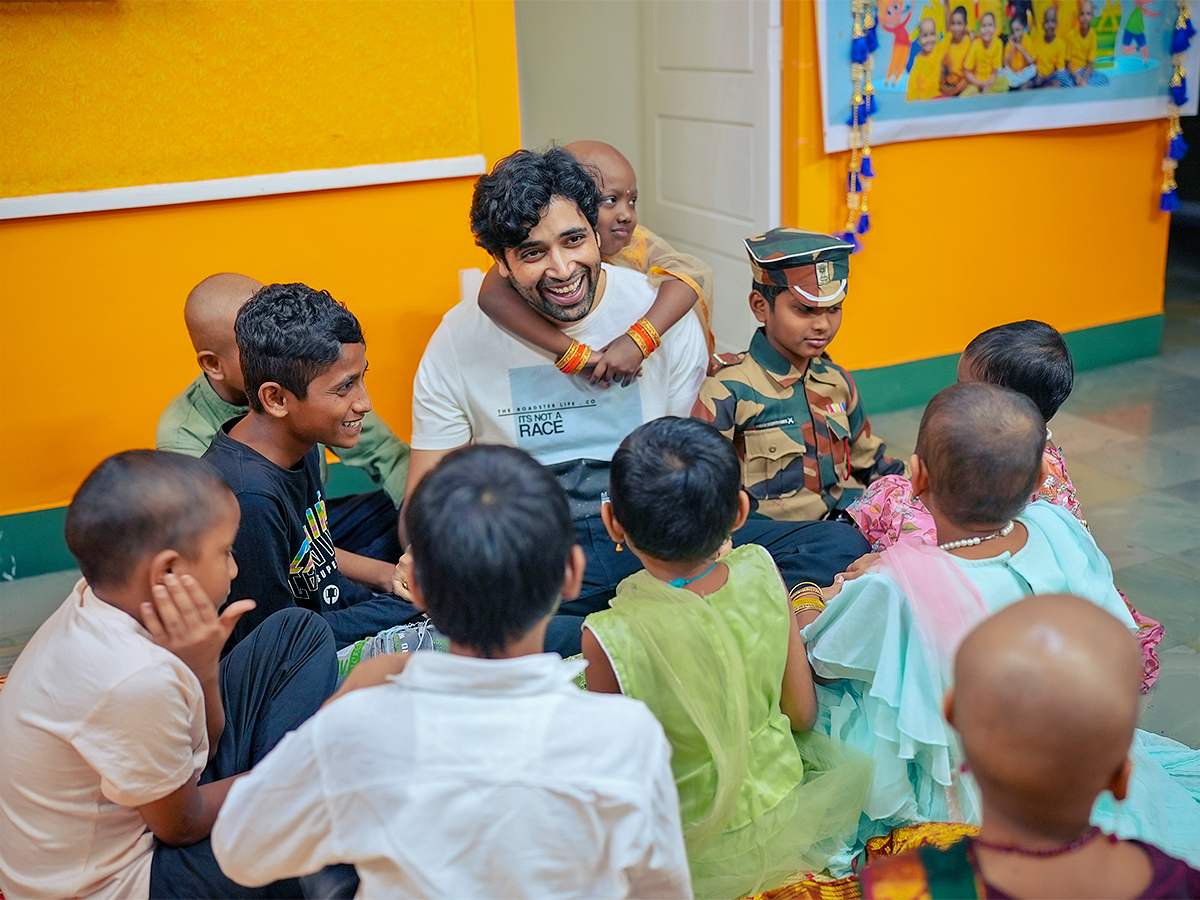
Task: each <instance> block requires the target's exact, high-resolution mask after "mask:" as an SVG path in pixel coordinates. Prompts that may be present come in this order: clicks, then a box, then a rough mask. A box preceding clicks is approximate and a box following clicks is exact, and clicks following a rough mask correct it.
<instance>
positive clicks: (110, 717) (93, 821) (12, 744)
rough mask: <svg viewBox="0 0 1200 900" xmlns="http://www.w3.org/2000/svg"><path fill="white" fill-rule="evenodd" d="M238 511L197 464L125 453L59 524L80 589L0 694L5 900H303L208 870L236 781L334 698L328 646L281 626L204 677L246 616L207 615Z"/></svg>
mask: <svg viewBox="0 0 1200 900" xmlns="http://www.w3.org/2000/svg"><path fill="white" fill-rule="evenodd" d="M238 518H239V513H238V505H237V501H236V500H235V499H234V497H233V494H232V492H231V491H230V490H229V486H228V485H227V484H226V483H225V482H224V481H223V480H222V479H221V477H220V476H219V475H218V474H217V473H216V472H215V471H214V470H213V469H212V467H211V466H209V465H208V464H207V463H204V462H201V461H200V460H198V459H194V458H192V457H189V456H183V455H182V454H178V453H164V452H159V451H156V450H130V451H127V452H125V453H120V454H117V455H116V456H112V457H109V458H108V459H106V460H105V461H104V462H102V463H101V464H100V465H99V466H98V467H97V468H96V469H95V470H94V471H93V472H92V473H91V474H90V475H89V476H88V477H87V479H86V480H85V481H84V482H83V485H82V486H81V487H80V488H79V490H78V492H77V493H76V494H75V498H74V499H73V500H72V501H71V505H70V507H69V508H68V509H67V518H66V538H67V546H68V547H69V548H70V550H71V554H72V555H73V556H74V557H75V560H76V562H77V563H78V564H79V568H80V570H81V571H82V572H83V579H82V580H81V581H80V582H79V583H78V584H76V585H75V589H74V591H72V593H71V595H70V596H69V597H68V598H67V599H66V601H65V602H64V603H63V604H62V606H60V607H59V608H58V610H57V611H56V612H55V613H54V614H53V615H52V616H51V617H50V618H49V619H48V620H47V621H46V622H45V623H44V624H43V625H42V627H41V628H39V629H38V631H37V633H36V634H35V635H34V636H33V639H32V640H30V642H29V644H28V646H26V648H25V650H24V651H23V652H22V653H21V656H20V657H19V658H18V659H17V662H16V665H14V666H13V669H12V673H11V674H10V676H9V678H8V682H7V684H6V685H5V688H4V691H3V692H0V735H2V736H3V737H2V738H0V819H2V820H3V821H4V827H3V828H0V889H2V890H3V891H4V893H5V894H6V895H7V896H8V897H39V898H58V897H152V896H153V897H268V896H293V897H294V896H299V893H298V892H299V885H297V884H296V883H295V882H292V883H291V884H290V885H277V886H275V887H274V888H272V889H269V890H255V891H249V890H246V889H244V888H241V887H239V886H238V885H236V884H234V883H233V882H232V881H230V880H229V879H228V878H226V877H225V876H224V875H223V874H222V873H221V870H220V869H219V868H218V866H217V864H216V862H215V860H214V859H213V856H212V850H211V848H210V846H209V842H208V836H209V829H210V828H211V827H212V823H213V820H214V819H215V818H216V815H217V811H218V809H220V807H221V803H222V802H223V800H224V799H225V795H226V793H227V792H228V790H229V788H230V785H231V783H232V781H233V777H234V776H236V775H237V774H238V773H240V772H246V771H247V770H248V769H249V768H250V767H251V766H252V765H254V763H255V762H257V761H258V759H259V758H260V757H262V756H264V755H265V754H266V752H267V751H268V750H270V749H271V747H273V746H274V745H275V743H276V742H278V741H279V739H280V738H282V737H283V735H284V734H285V733H286V732H288V731H290V730H292V729H293V728H295V727H296V726H297V725H299V724H300V723H301V722H303V721H304V720H305V719H306V718H308V717H309V716H310V715H312V714H313V713H314V712H316V710H317V707H318V706H320V704H321V702H322V701H323V700H324V699H325V698H326V697H327V696H328V695H329V693H330V692H331V691H332V690H333V678H334V651H333V636H332V635H331V634H330V633H329V628H328V626H327V625H325V623H324V622H322V621H321V619H320V618H319V617H317V616H315V615H313V614H312V613H309V612H304V611H302V610H297V609H293V610H288V611H286V612H283V613H280V614H278V615H275V616H271V617H270V618H269V619H267V620H266V621H264V622H263V624H262V625H260V626H259V627H258V628H257V629H255V631H254V633H253V634H252V635H250V637H249V638H248V639H247V640H246V641H244V642H243V644H242V645H241V646H239V647H237V648H236V649H235V650H234V652H233V653H231V654H229V655H228V656H227V657H225V659H224V660H220V662H218V660H219V657H220V653H221V647H222V646H223V645H224V643H225V639H226V638H227V637H228V636H229V633H230V631H232V630H233V627H234V624H235V623H236V622H237V621H238V619H239V618H240V617H242V616H243V615H244V614H245V613H246V612H247V611H248V610H250V609H253V607H254V601H253V600H238V601H237V602H235V603H232V604H230V605H229V606H228V607H226V608H225V610H224V611H223V612H222V613H221V614H220V615H219V616H218V614H217V611H216V605H217V604H220V603H222V602H223V601H224V600H225V597H226V595H227V594H228V593H229V584H230V580H231V579H232V577H233V575H234V574H235V573H236V572H237V565H236V563H234V561H233V557H232V556H231V555H230V550H231V547H232V545H233V540H234V535H235V534H236V533H237V530H238Z"/></svg>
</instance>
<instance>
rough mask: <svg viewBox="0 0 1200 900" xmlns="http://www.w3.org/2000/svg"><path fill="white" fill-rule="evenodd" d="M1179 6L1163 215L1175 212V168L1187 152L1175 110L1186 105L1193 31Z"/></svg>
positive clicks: (1183, 1) (1183, 0) (1180, 0)
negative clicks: (1187, 57)
mask: <svg viewBox="0 0 1200 900" xmlns="http://www.w3.org/2000/svg"><path fill="white" fill-rule="evenodd" d="M1176 2H1177V4H1178V6H1179V16H1178V17H1177V18H1176V19H1175V32H1174V34H1172V35H1171V66H1172V69H1173V71H1172V72H1171V86H1170V88H1169V89H1168V91H1169V93H1170V95H1171V99H1170V100H1168V101H1167V155H1166V156H1164V157H1163V161H1162V170H1163V183H1162V197H1160V198H1159V201H1158V208H1159V209H1161V210H1162V211H1163V212H1172V211H1173V210H1176V209H1179V197H1177V196H1176V195H1175V187H1176V185H1175V167H1176V166H1177V165H1179V160H1181V159H1183V155H1184V154H1185V153H1187V149H1188V147H1187V142H1186V141H1184V139H1183V129H1182V128H1180V127H1179V108H1180V107H1181V106H1183V105H1184V104H1185V103H1187V70H1186V69H1185V68H1184V56H1185V55H1186V54H1187V51H1188V48H1189V47H1191V46H1192V38H1193V37H1194V36H1195V34H1196V29H1195V27H1194V26H1193V25H1192V17H1191V15H1190V14H1189V13H1188V0H1176Z"/></svg>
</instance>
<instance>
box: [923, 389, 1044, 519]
mask: <svg viewBox="0 0 1200 900" xmlns="http://www.w3.org/2000/svg"><path fill="white" fill-rule="evenodd" d="M1045 446H1046V421H1045V419H1043V418H1042V414H1041V413H1040V412H1038V409H1037V407H1036V406H1034V404H1033V401H1032V400H1030V399H1029V398H1028V397H1026V396H1025V395H1024V394H1019V393H1017V392H1016V391H1011V390H1009V389H1008V388H1003V387H998V386H997V385H994V384H984V383H982V382H967V383H963V384H952V385H950V387H948V388H945V389H944V390H942V391H939V392H938V394H937V395H936V396H935V397H934V398H933V399H932V400H930V401H929V405H928V406H927V407H925V415H924V416H922V417H921V429H920V431H919V432H918V433H917V456H918V457H920V459H921V461H922V462H923V463H924V464H925V467H926V469H928V470H929V489H930V490H931V491H932V492H933V494H934V496H935V497H936V498H937V504H938V507H939V508H940V509H941V510H942V511H943V512H944V513H945V514H946V516H947V517H948V518H949V519H950V520H951V521H952V522H954V523H955V524H957V525H982V526H989V525H997V526H998V525H1003V524H1004V523H1006V522H1008V521H1009V520H1010V519H1012V518H1013V516H1016V515H1019V514H1020V512H1021V510H1022V509H1024V508H1025V504H1027V503H1028V502H1029V498H1030V496H1031V495H1032V494H1033V491H1034V488H1036V487H1037V483H1038V477H1039V475H1040V473H1041V467H1042V450H1043V448H1044V447H1045Z"/></svg>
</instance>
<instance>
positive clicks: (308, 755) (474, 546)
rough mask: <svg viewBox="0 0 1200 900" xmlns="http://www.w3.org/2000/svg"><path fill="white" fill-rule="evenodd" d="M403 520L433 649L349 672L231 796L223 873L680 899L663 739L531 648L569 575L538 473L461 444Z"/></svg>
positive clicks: (404, 891)
mask: <svg viewBox="0 0 1200 900" xmlns="http://www.w3.org/2000/svg"><path fill="white" fill-rule="evenodd" d="M405 524H406V526H407V531H408V536H409V538H410V539H411V541H412V545H411V552H412V557H413V571H412V573H411V575H410V576H409V577H410V579H411V580H410V587H411V590H412V596H413V599H414V601H415V602H416V603H418V604H420V605H421V606H422V607H423V608H426V609H427V610H428V612H429V616H430V618H431V619H432V620H433V622H434V623H435V624H436V625H437V627H438V629H439V630H440V631H441V632H442V633H443V634H445V635H447V636H448V637H449V639H450V652H449V653H416V654H412V655H408V654H397V655H392V656H379V657H375V658H374V659H370V660H367V661H366V662H364V663H363V664H362V665H361V666H359V667H358V668H356V669H355V670H354V671H353V672H352V673H351V675H350V678H349V679H348V680H347V682H346V684H345V685H343V687H342V689H341V690H340V691H339V692H338V694H337V695H336V696H335V698H334V699H333V700H332V701H331V702H330V703H329V704H328V705H327V706H326V707H325V708H324V709H322V710H321V711H320V712H319V713H317V715H316V716H315V717H314V718H313V719H312V720H311V721H310V722H309V723H307V725H305V726H304V727H301V728H300V729H298V730H297V731H296V732H294V733H293V734H291V735H289V736H288V737H287V739H286V740H285V741H284V742H283V743H282V744H281V745H280V746H279V748H278V752H275V753H272V754H271V755H270V756H268V757H267V759H265V760H264V761H263V762H262V763H260V764H259V765H258V766H257V767H256V768H255V770H254V772H252V773H251V774H250V775H249V776H248V777H247V779H246V780H245V782H243V783H242V784H239V785H237V786H235V788H234V790H233V791H231V792H230V795H229V799H228V802H227V803H226V806H225V809H224V810H222V814H221V818H220V820H219V821H218V822H217V824H216V827H215V828H214V830H213V848H214V852H215V855H216V858H217V859H219V860H220V862H221V865H222V867H223V868H225V870H226V871H228V872H230V873H231V874H232V875H233V877H235V878H237V879H239V880H241V881H244V882H246V883H250V884H260V883H262V882H264V881H267V880H269V879H271V878H279V877H284V876H286V875H292V874H298V873H302V872H311V871H314V870H316V869H317V868H319V867H320V866H323V865H326V864H328V863H335V862H337V863H353V864H354V865H355V866H357V869H358V877H359V878H360V879H361V884H360V885H359V890H358V893H357V894H356V896H359V897H546V896H554V897H561V898H572V897H576V898H588V897H672V898H673V897H687V896H691V894H690V892H689V886H688V872H687V859H686V856H685V852H684V847H683V838H682V835H681V832H680V825H679V801H678V798H677V796H676V794H675V787H674V784H673V783H672V778H671V769H670V764H669V761H668V757H669V755H670V748H669V747H668V745H667V742H666V740H665V738H664V737H663V732H662V728H661V727H660V726H659V724H658V723H657V722H656V721H655V720H654V717H653V716H651V715H650V713H649V712H648V711H647V710H646V708H645V707H644V706H642V705H641V704H640V703H635V702H633V701H632V700H627V699H625V698H624V697H602V696H597V695H595V694H587V693H585V692H582V691H580V690H579V689H578V687H576V685H575V684H574V678H575V677H576V676H577V675H578V674H579V672H580V670H581V669H582V666H581V664H580V663H579V662H577V661H574V662H573V661H567V662H564V661H563V660H562V659H560V658H559V657H558V655H557V654H553V653H543V652H542V648H543V641H544V638H545V634H546V627H547V624H548V623H549V622H550V619H551V617H552V616H553V614H554V612H555V610H556V609H557V608H558V605H559V602H560V601H561V600H562V599H563V598H564V597H566V598H568V599H569V598H573V597H575V596H576V595H577V594H578V593H579V588H580V584H581V581H582V579H583V568H584V554H583V550H582V548H580V547H579V546H578V545H576V544H575V531H574V528H573V526H572V524H571V512H570V507H569V505H568V502H567V496H566V494H565V492H564V491H563V489H562V487H561V486H560V485H559V484H558V482H557V480H556V479H555V478H554V476H553V475H551V474H550V472H549V471H547V470H546V469H544V468H543V467H542V466H540V465H538V464H537V463H536V462H535V461H534V460H533V459H532V458H531V457H530V456H529V455H528V454H526V453H524V452H522V451H520V450H517V449H516V448H513V447H501V446H488V445H474V446H470V447H466V448H463V449H461V450H457V451H455V452H453V453H451V454H449V455H447V456H446V457H445V458H444V459H443V460H442V461H441V462H440V463H439V464H438V466H437V467H436V468H435V469H433V470H432V471H431V472H430V473H429V474H428V475H426V476H425V478H424V479H423V480H422V481H421V483H420V485H418V486H417V488H416V490H415V492H414V493H413V494H412V496H411V497H410V499H409V501H408V503H406V504H405ZM364 723H371V726H370V728H369V729H364V728H363V724H364ZM338 896H347V895H346V894H341V893H339V894H338Z"/></svg>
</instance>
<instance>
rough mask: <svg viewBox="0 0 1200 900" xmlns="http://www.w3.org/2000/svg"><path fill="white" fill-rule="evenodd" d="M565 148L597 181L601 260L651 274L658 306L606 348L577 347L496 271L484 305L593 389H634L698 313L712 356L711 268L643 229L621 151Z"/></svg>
mask: <svg viewBox="0 0 1200 900" xmlns="http://www.w3.org/2000/svg"><path fill="white" fill-rule="evenodd" d="M564 149H565V150H567V151H568V152H570V153H571V154H572V155H573V156H574V157H575V158H576V159H578V160H579V161H580V162H581V163H583V165H584V167H585V168H586V169H588V171H589V172H590V173H591V174H592V177H593V178H594V179H595V180H596V187H597V190H598V191H599V193H600V202H599V206H598V212H599V221H598V222H597V224H596V231H597V236H598V238H599V241H600V253H601V257H602V258H603V260H604V262H606V263H611V264H613V265H618V266H623V267H624V268H628V269H634V270H635V271H638V272H643V273H645V274H646V275H647V276H648V277H649V278H650V281H651V283H652V284H654V285H655V286H656V287H657V288H658V295H657V296H656V297H655V299H654V303H653V305H652V306H651V307H650V309H649V310H647V312H646V315H645V316H644V317H643V319H641V320H639V321H638V322H637V323H634V324H633V326H632V327H631V328H630V329H629V331H627V332H626V333H625V334H623V335H621V336H620V337H618V338H616V339H615V340H614V341H612V342H611V343H610V344H608V346H606V347H602V348H595V347H588V346H586V345H583V344H578V342H576V341H572V340H571V339H570V338H568V337H567V336H566V335H564V334H563V333H562V331H561V330H559V329H558V328H554V327H553V326H551V325H550V324H548V323H547V322H545V321H544V320H543V319H542V318H541V316H539V315H538V314H537V313H536V312H534V311H533V310H532V309H530V308H529V304H528V303H526V302H525V301H524V300H523V299H522V297H521V295H520V294H518V293H517V291H516V290H515V289H514V288H513V287H512V285H511V284H509V282H508V280H507V279H506V278H505V277H504V276H503V273H501V272H499V271H498V270H497V268H496V267H495V266H493V267H492V269H491V270H490V271H489V272H488V273H487V275H486V276H485V278H484V281H483V286H482V287H481V288H480V290H479V308H480V309H482V310H483V311H484V312H485V313H487V315H488V316H489V317H490V318H491V319H493V320H494V321H495V322H496V323H497V324H499V325H502V326H503V327H505V328H507V329H508V330H509V331H512V332H513V333H514V334H516V335H518V336H519V337H521V338H524V339H525V340H527V341H529V342H531V343H533V344H535V345H537V346H538V347H541V348H542V349H543V350H548V351H549V352H551V353H553V354H554V355H555V356H556V357H557V362H556V363H555V365H556V366H558V368H559V369H561V370H562V371H564V372H566V373H567V374H568V375H584V376H585V377H587V378H588V380H589V381H591V382H592V383H593V384H595V383H608V382H619V383H620V384H622V385H628V384H630V382H632V380H633V379H634V378H635V377H636V376H637V373H638V370H639V368H640V367H641V364H642V361H643V360H644V359H645V358H646V357H648V356H649V355H650V354H651V353H653V352H654V350H655V349H656V348H657V347H658V344H659V342H660V340H661V336H662V334H663V332H665V331H667V330H668V329H669V328H670V327H671V326H672V325H674V324H675V323H676V322H678V321H679V320H680V319H681V318H683V317H684V316H685V315H687V313H688V311H689V310H691V309H693V308H694V309H695V310H696V313H697V314H698V315H699V316H700V323H701V324H702V325H703V326H704V334H705V336H706V338H707V340H708V350H709V353H710V354H711V353H712V351H713V334H712V313H711V309H712V269H711V268H709V266H707V265H706V264H705V263H703V262H701V261H700V260H698V259H696V257H694V256H689V255H687V254H686V253H678V252H676V251H675V250H674V249H673V248H672V247H671V245H670V244H668V243H667V242H666V241H664V240H663V239H662V238H660V237H658V236H657V235H655V234H652V233H651V232H650V231H647V230H646V229H645V228H643V227H641V226H640V225H638V218H637V199H638V189H637V174H636V173H635V172H634V171H633V166H632V165H630V163H629V160H627V159H626V158H625V157H624V156H623V155H622V154H621V153H620V151H618V150H617V149H616V148H615V147H613V146H611V145H610V144H604V143H601V142H599V141H576V142H575V143H573V144H568V145H567V146H566V147H565V148H564ZM564 274H565V273H564ZM646 326H649V327H646Z"/></svg>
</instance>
